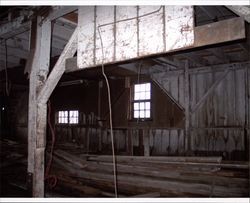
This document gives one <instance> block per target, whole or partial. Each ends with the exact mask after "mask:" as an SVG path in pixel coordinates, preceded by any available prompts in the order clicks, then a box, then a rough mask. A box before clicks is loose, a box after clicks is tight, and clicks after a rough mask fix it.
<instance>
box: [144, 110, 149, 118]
mask: <svg viewBox="0 0 250 203" xmlns="http://www.w3.org/2000/svg"><path fill="white" fill-rule="evenodd" d="M145 118H150V110H146V115H145Z"/></svg>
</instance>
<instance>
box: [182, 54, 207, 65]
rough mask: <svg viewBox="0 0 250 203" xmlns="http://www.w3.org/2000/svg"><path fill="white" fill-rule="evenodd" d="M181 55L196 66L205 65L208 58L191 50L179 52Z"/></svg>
mask: <svg viewBox="0 0 250 203" xmlns="http://www.w3.org/2000/svg"><path fill="white" fill-rule="evenodd" d="M181 56H184V57H185V58H186V59H187V60H189V61H192V62H193V63H195V64H196V65H198V66H205V65H208V64H209V62H208V60H206V59H204V58H202V57H201V56H198V55H197V54H195V53H193V52H190V53H185V54H181Z"/></svg>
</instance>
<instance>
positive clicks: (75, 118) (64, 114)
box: [58, 111, 79, 124]
mask: <svg viewBox="0 0 250 203" xmlns="http://www.w3.org/2000/svg"><path fill="white" fill-rule="evenodd" d="M58 123H59V124H67V123H69V124H78V123H79V111H59V112H58Z"/></svg>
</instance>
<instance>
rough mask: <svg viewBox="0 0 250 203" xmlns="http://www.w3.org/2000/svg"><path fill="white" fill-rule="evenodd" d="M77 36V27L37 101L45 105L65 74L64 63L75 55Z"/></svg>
mask: <svg viewBox="0 0 250 203" xmlns="http://www.w3.org/2000/svg"><path fill="white" fill-rule="evenodd" d="M77 36H78V27H76V29H75V31H74V33H73V34H72V36H71V38H70V39H69V42H68V43H67V44H66V46H65V48H64V49H63V52H62V53H61V55H60V57H59V59H58V60H57V62H56V64H55V66H54V68H53V70H52V72H51V73H50V75H49V77H48V79H47V81H46V83H45V84H44V86H43V88H42V89H41V91H40V93H39V95H38V101H39V102H41V103H46V102H47V101H48V99H49V97H50V95H51V93H52V92H53V90H54V89H55V87H56V85H57V83H58V82H59V80H60V78H61V77H62V75H63V73H64V72H65V61H66V59H67V58H71V57H73V56H74V54H75V53H76V49H77Z"/></svg>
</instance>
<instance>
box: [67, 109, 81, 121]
mask: <svg viewBox="0 0 250 203" xmlns="http://www.w3.org/2000/svg"><path fill="white" fill-rule="evenodd" d="M78 117H79V113H78V111H69V123H70V124H77V123H78Z"/></svg>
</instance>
